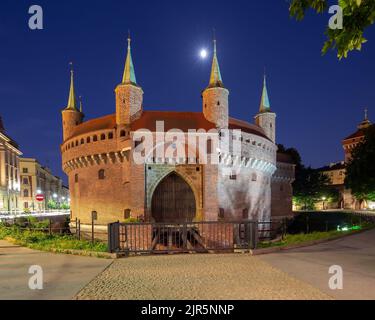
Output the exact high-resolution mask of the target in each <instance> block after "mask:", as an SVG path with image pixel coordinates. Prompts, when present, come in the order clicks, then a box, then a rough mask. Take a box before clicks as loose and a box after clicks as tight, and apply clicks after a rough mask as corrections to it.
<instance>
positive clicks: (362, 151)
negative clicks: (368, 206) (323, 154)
mask: <svg viewBox="0 0 375 320" xmlns="http://www.w3.org/2000/svg"><path fill="white" fill-rule="evenodd" d="M374 163H375V125H372V126H370V127H369V128H367V130H366V134H365V138H364V140H363V142H362V143H360V144H358V145H357V146H356V147H355V148H354V150H353V152H352V159H351V160H350V162H349V163H348V165H347V168H346V178H345V186H346V187H347V188H349V189H351V190H352V193H353V194H354V195H355V196H356V198H357V199H359V200H371V201H375V165H374Z"/></svg>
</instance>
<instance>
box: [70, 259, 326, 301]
mask: <svg viewBox="0 0 375 320" xmlns="http://www.w3.org/2000/svg"><path fill="white" fill-rule="evenodd" d="M76 299H161V300H169V299H207V300H218V299H309V300H310V299H330V297H329V296H328V295H326V294H323V293H322V292H320V291H319V290H318V289H316V288H314V287H313V286H311V285H308V284H306V283H304V282H302V281H299V280H296V279H295V278H293V277H291V276H288V275H287V274H286V273H283V272H281V271H279V270H277V269H275V268H273V267H271V266H270V265H269V264H267V263H265V262H263V261H261V260H260V259H259V258H257V257H253V256H250V255H247V254H221V255H200V254H192V255H163V256H143V257H132V258H126V259H121V260H116V261H115V262H114V263H113V264H112V265H111V266H110V268H108V269H106V270H105V271H104V272H103V273H101V274H100V275H99V276H98V277H96V278H95V279H94V280H93V281H92V282H91V283H90V284H89V285H88V286H86V287H85V288H84V289H83V290H82V291H81V292H80V293H79V294H78V295H77V296H76Z"/></svg>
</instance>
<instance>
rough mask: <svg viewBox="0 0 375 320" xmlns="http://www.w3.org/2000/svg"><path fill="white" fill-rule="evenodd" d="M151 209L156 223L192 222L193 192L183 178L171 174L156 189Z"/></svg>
mask: <svg viewBox="0 0 375 320" xmlns="http://www.w3.org/2000/svg"><path fill="white" fill-rule="evenodd" d="M151 208H152V209H151V210H152V213H151V214H152V217H153V218H154V219H155V221H156V222H167V223H181V222H192V221H193V219H194V217H195V215H196V200H195V196H194V192H193V190H192V189H191V187H190V186H189V184H188V183H187V182H186V181H185V180H184V179H183V178H181V177H180V176H179V175H178V174H176V173H175V172H173V173H171V174H169V175H168V176H167V177H165V178H164V179H163V180H162V181H161V182H160V183H159V185H158V186H157V187H156V189H155V191H154V194H153V196H152V207H151Z"/></svg>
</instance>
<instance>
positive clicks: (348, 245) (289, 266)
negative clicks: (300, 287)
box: [260, 229, 375, 300]
mask: <svg viewBox="0 0 375 320" xmlns="http://www.w3.org/2000/svg"><path fill="white" fill-rule="evenodd" d="M260 259H262V260H263V261H264V262H267V263H269V264H271V265H273V266H274V267H276V268H278V269H280V270H282V271H284V272H287V273H288V274H289V275H291V276H293V277H296V278H298V279H300V280H302V281H304V282H307V283H310V284H312V285H314V286H315V287H317V288H319V289H320V290H321V291H323V292H325V293H327V294H329V295H331V296H333V297H334V298H335V299H371V300H374V299H375V229H374V230H370V231H366V232H364V233H360V234H358V235H353V236H349V237H345V238H342V239H339V240H335V241H330V242H326V243H324V244H320V245H316V246H312V247H306V248H300V249H295V250H290V251H284V252H281V253H276V254H270V255H263V256H260ZM332 265H339V266H341V267H342V269H343V274H344V276H343V280H344V281H343V290H334V291H333V290H330V289H329V288H328V279H329V277H330V276H331V275H329V274H328V269H329V267H330V266H332Z"/></svg>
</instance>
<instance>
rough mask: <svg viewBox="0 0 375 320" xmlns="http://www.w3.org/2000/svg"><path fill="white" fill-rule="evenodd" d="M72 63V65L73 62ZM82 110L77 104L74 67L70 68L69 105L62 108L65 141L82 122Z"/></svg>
mask: <svg viewBox="0 0 375 320" xmlns="http://www.w3.org/2000/svg"><path fill="white" fill-rule="evenodd" d="M70 65H72V63H71V64H70ZM81 111H82V110H81ZM81 111H80V110H79V109H78V106H77V99H76V94H75V88H74V71H73V69H72V70H70V89H69V98H68V105H67V106H66V108H65V109H63V110H62V118H63V139H64V141H65V140H67V139H69V138H70V137H71V136H72V134H73V132H74V128H75V127H76V126H78V125H79V124H81V123H82V120H83V113H82V112H81Z"/></svg>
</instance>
